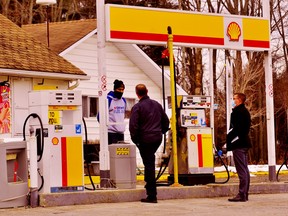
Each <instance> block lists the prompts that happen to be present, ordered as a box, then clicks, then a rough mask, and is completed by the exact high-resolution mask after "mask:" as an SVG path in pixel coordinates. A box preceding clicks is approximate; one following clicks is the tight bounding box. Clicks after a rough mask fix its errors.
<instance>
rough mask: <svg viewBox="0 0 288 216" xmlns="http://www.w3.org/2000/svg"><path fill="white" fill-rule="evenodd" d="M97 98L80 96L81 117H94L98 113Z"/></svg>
mask: <svg viewBox="0 0 288 216" xmlns="http://www.w3.org/2000/svg"><path fill="white" fill-rule="evenodd" d="M98 110H99V107H98V98H97V97H90V96H82V112H83V117H85V118H88V117H96V116H97V113H98Z"/></svg>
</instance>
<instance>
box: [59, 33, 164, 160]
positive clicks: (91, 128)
mask: <svg viewBox="0 0 288 216" xmlns="http://www.w3.org/2000/svg"><path fill="white" fill-rule="evenodd" d="M105 51H106V69H107V73H106V75H107V81H108V85H107V89H108V91H107V93H108V92H109V91H110V90H113V81H114V80H115V79H120V80H122V81H123V82H124V84H125V92H124V95H123V96H124V97H126V98H135V99H137V97H136V94H135V85H136V84H138V83H143V84H145V85H146V86H147V88H148V93H149V96H150V97H151V98H152V99H155V100H157V101H159V102H160V103H162V91H161V89H160V87H159V86H161V84H156V83H154V82H153V81H152V80H151V79H150V78H149V77H148V76H147V75H146V73H144V72H143V71H142V70H141V69H139V68H138V67H137V66H136V65H135V64H134V63H133V62H132V61H131V60H130V59H128V57H127V56H125V55H124V54H123V53H122V52H120V50H119V49H118V48H117V47H116V46H114V44H112V43H109V42H107V43H106V50H105ZM63 57H64V58H65V59H67V60H68V61H70V62H71V63H72V64H74V65H75V66H77V67H79V68H80V69H81V70H83V71H84V72H85V73H87V75H89V76H91V79H90V80H88V81H81V82H80V85H79V86H78V87H77V90H81V91H82V94H83V95H87V96H98V66H97V36H96V35H94V36H92V37H90V38H88V39H87V40H85V41H84V42H82V43H81V44H79V45H78V46H77V47H75V48H74V49H72V50H70V51H69V52H67V53H65V54H64V56H63ZM85 121H86V125H87V131H88V140H99V123H98V122H97V120H96V118H87V119H86V120H85ZM126 123H127V124H126V125H127V127H126V131H125V140H126V141H127V142H131V140H130V134H129V130H128V120H127V122H126ZM137 164H138V165H141V164H142V161H141V159H140V157H139V156H137Z"/></svg>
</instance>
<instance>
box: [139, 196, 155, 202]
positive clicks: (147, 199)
mask: <svg viewBox="0 0 288 216" xmlns="http://www.w3.org/2000/svg"><path fill="white" fill-rule="evenodd" d="M141 202H145V203H157V198H154V199H151V198H148V197H147V198H145V199H141Z"/></svg>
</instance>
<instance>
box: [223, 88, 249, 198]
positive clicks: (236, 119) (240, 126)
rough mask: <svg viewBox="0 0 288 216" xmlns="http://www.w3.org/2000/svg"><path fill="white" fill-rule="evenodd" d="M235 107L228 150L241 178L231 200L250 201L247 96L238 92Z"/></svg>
mask: <svg viewBox="0 0 288 216" xmlns="http://www.w3.org/2000/svg"><path fill="white" fill-rule="evenodd" d="M233 100H234V103H235V107H234V108H233V110H232V113H231V119H230V130H229V132H228V134H227V151H232V153H233V159H234V163H235V168H236V171H237V174H238V178H239V181H240V183H239V192H238V194H237V195H236V196H235V197H234V198H231V199H228V201H230V202H246V201H248V191H249V185H250V173H249V169H248V150H249V148H251V142H250V138H249V130H250V126H251V116H250V113H249V111H248V110H247V108H246V107H245V105H244V103H245V100H246V96H245V94H243V93H236V94H234V97H233Z"/></svg>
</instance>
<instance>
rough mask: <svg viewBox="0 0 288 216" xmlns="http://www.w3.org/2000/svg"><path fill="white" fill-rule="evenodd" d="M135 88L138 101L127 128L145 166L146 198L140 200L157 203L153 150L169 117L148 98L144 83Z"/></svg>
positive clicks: (158, 143)
mask: <svg viewBox="0 0 288 216" xmlns="http://www.w3.org/2000/svg"><path fill="white" fill-rule="evenodd" d="M135 90H136V95H137V96H138V98H139V103H137V104H135V105H134V106H133V108H132V112H131V117H130V121H129V130H130V135H131V139H132V141H133V142H134V143H135V144H136V146H137V147H138V149H139V152H140V155H141V158H142V160H143V164H144V167H145V171H144V180H145V182H146V185H145V188H146V194H147V198H145V199H141V202H148V203H157V190H156V179H155V152H156V151H157V149H158V147H159V146H160V144H161V142H162V136H163V134H164V133H165V132H166V131H167V130H168V129H169V119H168V117H167V115H166V113H165V112H164V110H163V108H162V106H161V105H160V104H159V103H158V102H157V101H155V100H152V99H150V98H149V96H148V95H147V93H148V90H147V88H146V86H145V85H144V84H138V85H137V86H136V88H135Z"/></svg>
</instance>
